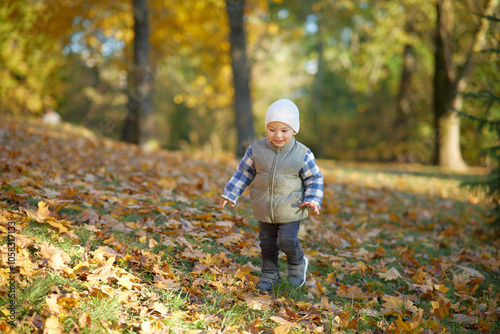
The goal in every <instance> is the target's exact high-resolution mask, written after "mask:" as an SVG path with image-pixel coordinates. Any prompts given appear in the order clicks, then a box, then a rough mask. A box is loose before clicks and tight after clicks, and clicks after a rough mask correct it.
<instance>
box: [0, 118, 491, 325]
mask: <svg viewBox="0 0 500 334" xmlns="http://www.w3.org/2000/svg"><path fill="white" fill-rule="evenodd" d="M236 163H237V161H236V160H234V158H232V157H231V156H220V157H218V156H210V155H208V156H203V154H199V153H198V154H195V153H193V152H172V151H166V150H161V151H156V152H150V153H146V152H142V151H140V150H139V149H138V148H137V147H136V146H133V145H129V144H124V143H119V142H115V141H112V140H109V139H106V138H100V137H97V136H96V135H95V134H93V133H92V132H90V131H89V130H87V129H84V128H81V127H76V126H72V125H69V124H60V125H57V126H47V125H44V124H42V123H41V121H39V120H35V119H23V120H21V119H13V118H9V117H5V116H1V117H0V166H1V170H0V233H1V236H2V238H1V241H0V255H1V258H0V331H1V332H3V333H9V332H12V333H14V332H15V333H33V332H39V333H42V332H43V333H54V334H55V333H299V332H301V333H337V332H338V333H445V332H449V333H469V332H470V333H474V332H478V331H479V332H492V333H495V332H497V333H498V332H500V325H499V316H500V305H499V297H500V288H499V285H500V284H499V283H500V281H499V266H500V252H499V247H500V238H499V234H498V233H497V232H495V231H494V230H493V229H492V228H491V227H490V226H489V225H490V219H489V218H488V211H489V209H490V207H489V205H488V201H487V200H486V199H484V198H481V196H479V195H476V194H472V193H468V192H467V191H465V190H464V189H463V188H460V187H459V185H460V182H462V181H463V180H467V179H470V178H472V177H473V176H474V175H471V174H453V173H444V172H442V171H440V170H438V169H435V168H430V167H425V166H417V165H396V164H392V165H387V164H385V165H384V164H359V163H357V164H356V163H340V162H335V161H323V160H320V161H318V163H319V165H320V167H321V169H322V172H323V174H324V176H325V198H324V203H323V207H322V211H321V215H320V216H314V215H311V216H310V218H309V219H307V220H306V221H305V222H304V223H303V224H302V229H301V231H300V233H299V237H300V239H301V243H302V246H303V249H304V252H305V253H306V256H307V257H308V258H309V259H310V266H309V270H308V277H307V282H306V284H305V286H303V287H301V288H299V289H295V288H293V287H292V286H291V285H290V284H289V283H288V281H287V280H286V271H287V270H286V262H285V259H284V257H283V256H281V258H280V270H281V275H282V277H281V280H280V281H279V283H278V284H277V285H276V286H275V288H274V289H273V291H272V292H271V293H270V294H264V293H259V292H258V291H257V290H256V289H255V283H256V282H257V280H258V276H260V270H259V267H260V253H259V244H258V239H257V227H256V221H255V219H253V217H252V215H251V210H250V207H249V201H248V196H247V194H246V193H245V194H244V196H243V197H242V199H241V201H240V203H239V205H238V207H236V208H225V209H220V208H219V207H218V201H219V195H220V193H221V190H222V188H223V186H224V184H225V182H226V181H227V180H228V179H229V178H230V176H231V175H232V173H233V171H234V169H235V166H236ZM485 172H486V171H485V170H482V169H477V170H474V171H473V174H483V175H484V174H485Z"/></svg>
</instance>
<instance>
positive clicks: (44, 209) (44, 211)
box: [37, 201, 50, 219]
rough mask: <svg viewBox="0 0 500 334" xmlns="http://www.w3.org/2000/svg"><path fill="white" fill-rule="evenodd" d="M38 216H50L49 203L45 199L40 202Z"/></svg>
mask: <svg viewBox="0 0 500 334" xmlns="http://www.w3.org/2000/svg"><path fill="white" fill-rule="evenodd" d="M37 213H38V216H39V217H40V218H42V219H43V218H47V217H49V216H50V210H49V207H48V206H47V204H46V203H45V202H44V201H40V202H38V212H37Z"/></svg>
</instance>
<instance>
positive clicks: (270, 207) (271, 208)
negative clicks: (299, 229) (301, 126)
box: [269, 148, 280, 223]
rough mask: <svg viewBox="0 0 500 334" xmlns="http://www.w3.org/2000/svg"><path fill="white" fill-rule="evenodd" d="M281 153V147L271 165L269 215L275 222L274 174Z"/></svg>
mask: <svg viewBox="0 0 500 334" xmlns="http://www.w3.org/2000/svg"><path fill="white" fill-rule="evenodd" d="M279 155H280V148H277V149H276V155H275V156H274V160H273V164H272V165H271V179H270V181H269V195H270V196H269V197H270V198H269V216H270V217H271V222H272V223H274V212H273V199H274V175H275V174H276V165H277V163H278V156H279Z"/></svg>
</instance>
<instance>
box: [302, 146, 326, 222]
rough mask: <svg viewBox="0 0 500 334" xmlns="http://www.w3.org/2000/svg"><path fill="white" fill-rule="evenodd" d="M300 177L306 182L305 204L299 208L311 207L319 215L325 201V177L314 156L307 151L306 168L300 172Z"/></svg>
mask: <svg viewBox="0 0 500 334" xmlns="http://www.w3.org/2000/svg"><path fill="white" fill-rule="evenodd" d="M300 177H301V178H302V180H303V181H304V187H305V191H304V202H303V203H302V204H301V205H299V208H302V207H305V206H307V207H310V208H312V209H313V210H314V212H315V213H316V214H317V215H319V210H320V208H321V202H322V201H323V175H321V171H320V170H319V167H318V165H317V164H316V160H315V159H314V154H313V153H312V152H311V151H307V153H306V156H305V158H304V166H303V167H302V169H301V170H300Z"/></svg>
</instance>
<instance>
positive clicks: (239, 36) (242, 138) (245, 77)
mask: <svg viewBox="0 0 500 334" xmlns="http://www.w3.org/2000/svg"><path fill="white" fill-rule="evenodd" d="M244 7H245V0H226V10H227V13H228V16H229V27H230V33H229V42H230V44H231V65H232V68H233V84H234V109H235V116H236V130H237V132H238V147H237V149H236V154H237V155H238V156H239V157H242V156H243V155H244V154H245V151H246V149H247V147H248V146H249V145H250V144H251V143H252V142H253V140H254V139H255V132H254V128H253V114H252V104H251V100H250V68H249V65H248V60H247V55H246V44H245V28H244V26H243V12H244Z"/></svg>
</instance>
